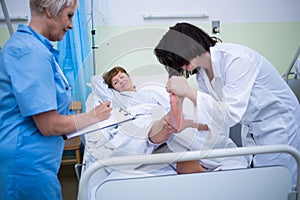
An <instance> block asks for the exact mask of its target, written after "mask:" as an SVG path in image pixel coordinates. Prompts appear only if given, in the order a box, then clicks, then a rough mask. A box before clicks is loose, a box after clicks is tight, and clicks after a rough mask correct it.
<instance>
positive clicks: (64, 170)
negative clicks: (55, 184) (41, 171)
mask: <svg viewBox="0 0 300 200" xmlns="http://www.w3.org/2000/svg"><path fill="white" fill-rule="evenodd" d="M58 178H59V180H60V183H61V187H62V193H63V200H77V193H78V180H77V177H76V174H75V170H74V165H72V164H69V165H61V168H60V171H59V174H58Z"/></svg>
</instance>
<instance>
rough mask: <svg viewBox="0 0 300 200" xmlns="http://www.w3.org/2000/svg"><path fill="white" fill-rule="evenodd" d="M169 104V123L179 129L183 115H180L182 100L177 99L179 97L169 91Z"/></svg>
mask: <svg viewBox="0 0 300 200" xmlns="http://www.w3.org/2000/svg"><path fill="white" fill-rule="evenodd" d="M170 104H171V111H170V116H171V125H172V126H173V127H174V128H175V129H177V130H179V129H181V126H182V122H183V115H182V101H180V100H179V98H178V97H177V96H176V95H175V94H173V93H170Z"/></svg>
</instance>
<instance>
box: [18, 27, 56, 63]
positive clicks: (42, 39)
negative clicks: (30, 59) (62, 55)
mask: <svg viewBox="0 0 300 200" xmlns="http://www.w3.org/2000/svg"><path fill="white" fill-rule="evenodd" d="M17 31H19V32H26V33H29V34H32V35H34V36H35V37H36V38H37V39H38V40H39V41H40V42H41V43H42V44H44V45H45V46H46V48H48V49H49V51H50V52H51V53H52V54H53V55H54V57H55V59H56V61H57V60H58V55H59V50H57V49H55V48H54V46H53V44H52V43H51V42H50V40H49V39H48V38H46V37H45V36H43V35H41V34H39V33H38V32H36V31H34V30H33V29H32V28H31V27H30V26H26V25H24V24H19V26H18V30H17Z"/></svg>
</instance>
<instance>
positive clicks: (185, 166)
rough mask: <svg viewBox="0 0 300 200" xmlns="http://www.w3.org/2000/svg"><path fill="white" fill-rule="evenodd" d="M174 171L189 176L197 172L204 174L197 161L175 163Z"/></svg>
mask: <svg viewBox="0 0 300 200" xmlns="http://www.w3.org/2000/svg"><path fill="white" fill-rule="evenodd" d="M176 171H177V173H178V174H189V173H197V172H205V171H206V170H205V169H204V168H203V167H202V165H201V164H200V163H199V162H198V161H197V160H191V161H182V162H177V163H176Z"/></svg>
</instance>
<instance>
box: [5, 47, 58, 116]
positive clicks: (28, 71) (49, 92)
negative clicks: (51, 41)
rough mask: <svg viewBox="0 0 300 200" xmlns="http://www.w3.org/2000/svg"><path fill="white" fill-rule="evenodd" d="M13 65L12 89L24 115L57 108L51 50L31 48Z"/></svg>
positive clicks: (11, 68)
mask: <svg viewBox="0 0 300 200" xmlns="http://www.w3.org/2000/svg"><path fill="white" fill-rule="evenodd" d="M33 51H34V52H33ZM20 63H24V64H20ZM11 65H12V67H10V68H9V69H10V74H11V79H12V81H11V82H12V89H13V93H14V95H15V97H16V100H17V104H18V106H19V108H20V111H21V113H22V115H23V116H25V117H26V116H31V115H34V114H38V113H42V112H45V111H49V110H54V109H57V103H56V89H55V81H54V72H53V68H52V65H53V56H52V55H51V54H50V52H43V51H42V50H41V51H40V50H39V49H38V50H36V49H34V48H30V49H27V52H26V51H25V52H24V53H23V54H22V55H21V56H20V57H18V58H17V59H15V62H14V61H12V63H11Z"/></svg>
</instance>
